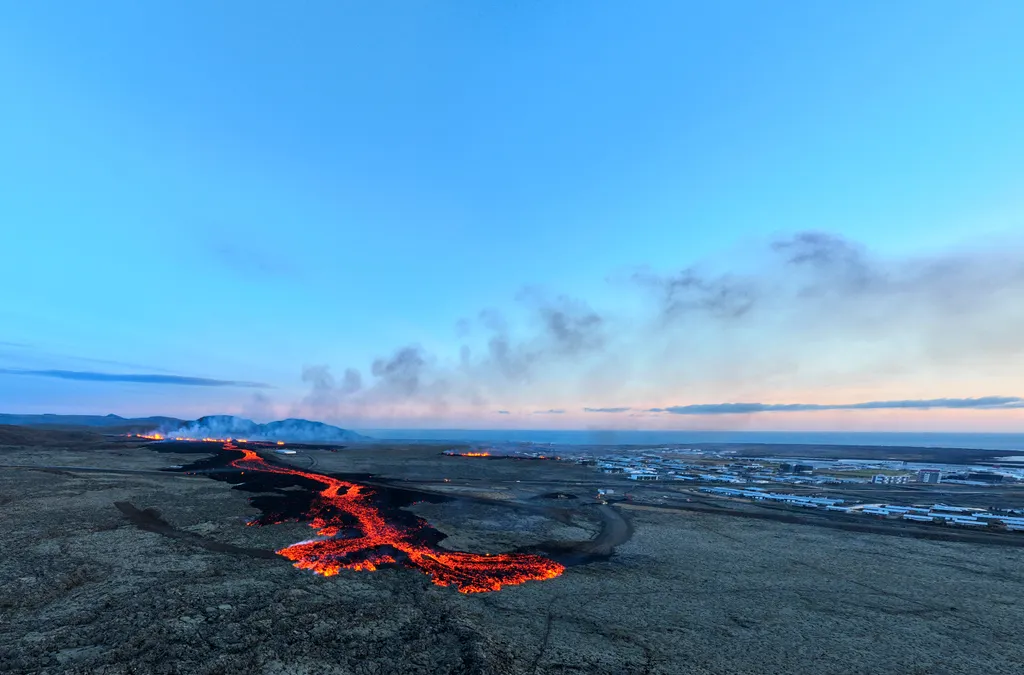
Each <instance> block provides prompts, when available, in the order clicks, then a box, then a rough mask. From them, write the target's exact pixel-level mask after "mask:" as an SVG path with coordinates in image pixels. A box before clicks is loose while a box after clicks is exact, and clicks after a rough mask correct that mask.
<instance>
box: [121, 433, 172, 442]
mask: <svg viewBox="0 0 1024 675" xmlns="http://www.w3.org/2000/svg"><path fill="white" fill-rule="evenodd" d="M128 435H129V436H130V437H132V438H145V439H146V440H147V441H162V440H164V436H163V434H157V433H152V434H128Z"/></svg>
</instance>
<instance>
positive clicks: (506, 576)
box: [224, 441, 565, 593]
mask: <svg viewBox="0 0 1024 675" xmlns="http://www.w3.org/2000/svg"><path fill="white" fill-rule="evenodd" d="M224 450H229V451H234V452H239V453H241V454H242V456H241V457H240V458H238V459H235V460H233V461H232V462H231V465H232V466H234V467H235V468H238V469H241V470H242V471H254V472H264V473H274V474H286V475H291V476H296V477H299V478H304V479H307V480H309V481H314V482H315V483H318V484H320V485H322V486H323V489H321V490H319V492H318V493H317V495H316V496H314V498H313V501H312V503H311V505H310V508H309V511H308V512H307V513H306V514H305V516H306V517H308V519H309V521H310V527H312V528H313V529H315V530H316V533H317V535H318V537H317V538H315V539H312V540H309V541H303V542H299V543H297V544H292V545H291V546H288V547H285V548H283V549H281V550H279V551H277V553H278V554H279V555H282V556H284V557H285V558H288V559H289V560H291V561H293V563H294V565H295V567H298V568H300V569H307V570H312V571H313V572H315V573H317V574H322V575H324V576H331V575H334V574H337V573H338V572H339V571H341V570H343V569H348V570H375V569H377V568H378V566H380V565H386V564H398V565H403V566H405V567H409V568H413V569H418V570H420V571H422V572H424V573H425V574H428V575H429V576H430V578H431V580H432V581H433V582H434V583H435V584H437V585H438V586H454V587H455V588H456V589H458V590H459V591H460V592H462V593H482V592H487V591H497V590H499V589H500V588H501V587H502V586H509V585H514V584H521V583H523V582H525V581H534V580H542V579H553V578H554V577H557V576H558V575H560V574H561V573H562V571H563V570H564V569H565V567H564V566H563V565H561V564H559V563H557V562H555V561H553V560H549V559H547V558H544V557H542V556H539V555H531V554H525V553H505V554H495V555H490V554H483V555H481V554H475V553H460V552H455V551H445V550H441V549H438V548H436V547H434V546H432V545H430V544H429V543H426V540H427V539H428V538H427V537H424V536H423V533H424V531H425V530H427V529H429V525H428V524H427V522H426V521H424V520H422V519H420V518H416V519H415V520H414V521H410V522H414V523H415V524H412V525H409V524H398V523H395V522H389V520H388V519H386V518H385V517H384V515H383V514H382V513H381V511H380V510H379V509H378V508H377V507H376V506H375V505H374V504H373V501H372V499H371V497H372V496H373V491H372V490H371V489H370V488H367V487H366V486H363V485H358V484H356V483H349V482H346V481H343V480H339V479H337V478H333V477H331V476H325V475H323V474H319V473H312V472H308V471H301V470H299V469H294V468H291V467H285V466H279V465H275V464H269V463H267V462H266V461H264V460H263V458H262V457H260V456H259V455H258V454H256V452H255V451H254V450H250V449H247V448H244V447H239V446H236V445H235V444H233V443H231V442H230V441H229V442H227V443H225V444H224ZM284 520H287V518H285V517H283V516H282V517H275V516H265V517H264V518H262V519H259V520H256V521H254V522H253V523H252V524H258V525H273V524H276V523H280V522H283V521H284Z"/></svg>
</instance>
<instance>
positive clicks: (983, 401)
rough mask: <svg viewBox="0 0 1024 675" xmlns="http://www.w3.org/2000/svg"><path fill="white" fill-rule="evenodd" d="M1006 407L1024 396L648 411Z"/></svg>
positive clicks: (1018, 404) (697, 406)
mask: <svg viewBox="0 0 1024 675" xmlns="http://www.w3.org/2000/svg"><path fill="white" fill-rule="evenodd" d="M933 408H945V409H957V410H1007V409H1014V408H1024V398H1020V397H1017V396H982V397H980V398H932V399H910V400H905V401H865V402H863V403H835V404H822V403H700V404H695V405H677V406H669V407H667V408H651V409H650V410H649V412H655V413H661V412H665V413H672V414H673V415H746V414H750V413H762V412H809V411H810V412H813V411H818V410H931V409H933Z"/></svg>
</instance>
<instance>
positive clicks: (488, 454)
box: [459, 452, 491, 457]
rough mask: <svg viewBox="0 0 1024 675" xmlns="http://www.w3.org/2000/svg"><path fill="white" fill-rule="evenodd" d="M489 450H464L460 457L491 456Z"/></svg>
mask: <svg viewBox="0 0 1024 675" xmlns="http://www.w3.org/2000/svg"><path fill="white" fill-rule="evenodd" d="M490 456H491V453H489V452H463V453H462V454H460V455H459V457H490Z"/></svg>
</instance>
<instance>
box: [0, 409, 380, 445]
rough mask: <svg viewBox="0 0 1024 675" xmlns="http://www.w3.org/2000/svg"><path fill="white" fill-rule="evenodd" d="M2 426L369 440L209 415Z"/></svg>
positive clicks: (55, 419) (319, 427)
mask: <svg viewBox="0 0 1024 675" xmlns="http://www.w3.org/2000/svg"><path fill="white" fill-rule="evenodd" d="M0 424H9V425H14V426H22V427H49V428H52V429H83V428H88V429H95V430H96V431H99V432H107V433H115V432H126V431H133V432H147V431H159V432H160V433H162V434H164V435H166V436H187V437H189V438H245V439H251V440H264V441H292V442H295V443H301V442H307V443H341V442H349V441H361V440H368V437H367V436H363V435H362V434H357V433H356V432H354V431H349V430H348V429H342V428H341V427H335V426H332V425H330V424H324V423H323V422H312V421H310V420H302V419H287V420H280V421H278V422H269V423H267V424H258V423H256V422H253V421H252V420H247V419H245V418H244V417H235V416H234V415H207V416H206V417H200V418H199V419H197V420H194V421H190V420H181V419H178V418H176V417H162V416H155V417H135V418H128V417H121V416H119V415H50V414H45V415H8V414H3V413H0Z"/></svg>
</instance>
